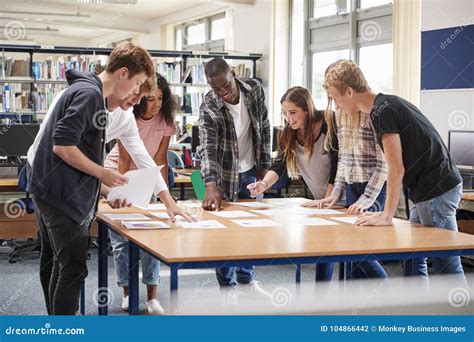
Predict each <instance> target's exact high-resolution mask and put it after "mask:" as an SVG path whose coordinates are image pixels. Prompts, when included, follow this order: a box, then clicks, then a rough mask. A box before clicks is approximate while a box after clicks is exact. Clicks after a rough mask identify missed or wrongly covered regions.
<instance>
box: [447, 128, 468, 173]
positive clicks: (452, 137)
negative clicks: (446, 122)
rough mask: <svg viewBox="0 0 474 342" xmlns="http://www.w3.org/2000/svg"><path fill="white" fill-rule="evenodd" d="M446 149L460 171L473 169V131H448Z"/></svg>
mask: <svg viewBox="0 0 474 342" xmlns="http://www.w3.org/2000/svg"><path fill="white" fill-rule="evenodd" d="M448 149H449V153H450V154H451V158H453V161H454V162H455V163H456V165H457V166H458V167H459V168H460V169H471V170H472V169H474V131H449V135H448Z"/></svg>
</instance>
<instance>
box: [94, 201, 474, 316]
mask: <svg viewBox="0 0 474 342" xmlns="http://www.w3.org/2000/svg"><path fill="white" fill-rule="evenodd" d="M270 201H272V200H264V202H270ZM290 201H292V200H290V199H288V200H287V201H286V202H285V201H283V202H282V201H281V200H280V203H281V204H282V207H280V210H281V213H282V216H273V217H269V216H264V215H258V217H255V218H270V219H272V220H274V221H276V222H279V223H281V224H282V225H281V227H279V228H264V227H262V228H244V227H240V226H238V225H237V224H235V223H233V222H231V220H230V219H225V218H220V217H218V216H215V215H212V214H211V213H209V212H204V211H202V212H200V213H198V214H199V215H200V216H201V217H200V218H202V219H213V220H218V221H220V222H221V223H223V224H224V225H225V226H226V227H227V228H226V229H183V228H180V227H179V226H178V224H177V223H171V222H169V220H167V223H168V224H169V225H170V226H171V227H172V229H161V230H159V229H158V230H151V231H150V230H127V229H126V228H124V227H123V226H122V224H121V222H118V221H112V220H110V219H108V218H107V217H105V216H104V213H107V212H117V213H118V212H121V213H125V212H128V213H141V214H145V215H147V216H150V215H149V213H148V212H147V211H145V210H141V209H138V208H134V207H132V208H126V209H120V210H113V209H111V208H110V207H108V208H107V207H101V208H100V212H99V214H98V222H99V263H98V268H99V289H107V257H106V254H105V248H106V246H107V232H108V230H107V228H111V229H113V230H114V231H116V232H118V233H119V234H121V235H123V236H124V237H126V238H127V239H128V240H129V251H130V253H129V265H130V266H129V267H130V268H129V291H130V295H129V296H130V297H129V298H130V304H129V313H130V314H137V313H138V265H139V263H138V255H139V254H138V253H139V249H144V250H145V251H147V252H149V253H151V254H153V255H154V256H156V257H157V258H158V259H159V260H160V261H161V262H163V263H164V264H166V265H168V266H169V267H170V270H171V278H170V280H171V286H170V287H171V291H172V293H173V292H174V293H176V292H175V290H177V288H178V270H180V269H184V268H219V267H223V266H249V265H257V266H258V265H284V264H294V265H300V264H314V263H327V262H352V261H360V260H363V259H366V260H367V259H378V260H397V259H411V258H421V257H447V256H458V255H469V254H474V236H470V235H467V234H463V233H455V232H451V231H447V230H443V229H439V228H429V227H424V226H421V225H414V224H411V223H409V222H408V221H402V220H395V222H394V226H390V227H357V226H354V225H352V224H346V223H339V224H338V225H328V226H317V227H307V226H303V225H301V224H300V223H298V219H299V217H301V216H296V215H292V214H291V213H290V212H288V208H289V204H290ZM293 203H294V202H293ZM199 210H201V209H197V210H196V213H197V211H199ZM224 210H249V209H248V208H245V207H242V206H238V205H237V203H234V204H226V205H225V207H224ZM333 216H342V217H343V216H345V215H317V216H316V215H312V216H310V217H319V218H323V219H327V220H331V219H330V218H329V217H333ZM150 217H151V216H150ZM154 219H155V220H156V218H154ZM335 222H337V221H335ZM296 281H297V282H299V281H300V274H298V273H297V275H296ZM99 314H100V315H103V314H107V306H101V307H99Z"/></svg>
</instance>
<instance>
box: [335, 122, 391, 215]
mask: <svg viewBox="0 0 474 342" xmlns="http://www.w3.org/2000/svg"><path fill="white" fill-rule="evenodd" d="M336 125H337V138H338V142H339V160H338V164H337V174H336V181H335V184H334V189H333V192H332V194H333V195H336V196H340V195H341V194H342V193H343V191H344V190H345V187H346V184H347V183H349V184H353V183H364V182H368V184H367V187H366V188H365V192H364V194H363V195H362V196H361V197H360V198H359V200H358V203H362V204H363V205H364V207H366V208H367V207H370V206H371V205H372V204H373V203H374V202H375V200H376V199H377V197H378V195H379V193H380V190H381V189H382V187H383V185H384V183H385V180H386V178H387V164H386V162H385V158H384V156H383V153H382V150H381V149H380V146H379V145H378V144H377V138H376V135H375V130H374V128H373V126H372V122H371V120H370V115H369V114H368V113H360V124H359V129H358V137H354V135H353V134H352V132H351V128H350V126H349V123H347V124H346V123H345V120H344V118H343V117H342V116H341V115H339V114H336ZM347 137H349V140H348V139H347ZM351 137H352V138H351ZM346 141H347V142H346ZM344 145H347V146H344Z"/></svg>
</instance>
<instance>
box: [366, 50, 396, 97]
mask: <svg viewBox="0 0 474 342" xmlns="http://www.w3.org/2000/svg"><path fill="white" fill-rule="evenodd" d="M392 50H393V47H392V44H391V43H390V44H380V45H372V46H365V47H361V48H360V49H359V66H360V68H361V69H362V72H363V73H364V75H365V78H366V79H367V82H368V83H369V85H370V88H372V90H373V91H374V92H376V93H386V94H387V93H388V94H390V93H391V92H392V79H393V70H392V66H393V55H392Z"/></svg>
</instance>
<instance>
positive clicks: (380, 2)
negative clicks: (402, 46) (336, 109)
mask: <svg viewBox="0 0 474 342" xmlns="http://www.w3.org/2000/svg"><path fill="white" fill-rule="evenodd" d="M392 1H393V0H392ZM358 5H360V7H361V8H363V9H361V8H357V6H358ZM291 9H292V20H291V36H290V39H291V42H290V46H291V52H290V68H289V70H290V71H291V75H290V78H289V79H290V82H291V86H294V85H301V86H303V87H306V88H308V89H310V90H311V92H312V94H313V98H314V100H315V104H316V106H317V108H318V109H324V108H325V107H326V103H327V96H326V94H325V91H324V89H322V83H323V80H324V71H325V70H326V68H327V67H328V66H329V64H331V63H333V62H335V61H337V60H338V59H341V58H346V59H352V60H353V61H355V62H356V63H357V64H359V66H360V67H361V69H362V71H363V72H364V73H365V75H366V77H367V80H368V82H369V85H370V86H371V88H372V89H373V90H374V91H379V92H387V93H390V92H391V90H392V68H393V57H392V52H393V47H392V4H391V1H390V0H292V3H291ZM301 11H303V14H300V12H301ZM311 16H312V17H311ZM300 17H301V18H302V19H301V20H297V19H296V20H295V18H300ZM301 42H304V43H303V46H304V49H303V53H301V50H300V44H301ZM301 61H303V62H301ZM301 65H302V67H301ZM301 69H302V73H303V77H301V76H300V75H301Z"/></svg>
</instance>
